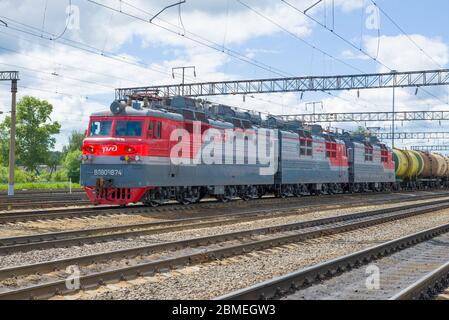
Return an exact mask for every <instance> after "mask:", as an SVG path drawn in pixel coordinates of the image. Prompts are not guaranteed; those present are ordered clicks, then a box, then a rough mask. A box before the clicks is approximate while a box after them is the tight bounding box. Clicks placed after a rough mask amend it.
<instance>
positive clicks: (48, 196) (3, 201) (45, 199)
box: [0, 191, 89, 211]
mask: <svg viewBox="0 0 449 320" xmlns="http://www.w3.org/2000/svg"><path fill="white" fill-rule="evenodd" d="M88 203H89V201H88V199H87V197H86V195H85V193H84V192H82V191H75V192H72V193H69V192H67V191H66V192H63V191H59V192H44V193H19V194H16V195H15V196H14V197H13V198H10V197H8V196H7V195H4V194H2V195H0V211H1V210H9V211H10V210H17V209H36V208H50V207H63V206H69V205H70V206H73V205H85V204H88Z"/></svg>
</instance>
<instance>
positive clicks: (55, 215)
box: [0, 191, 449, 224]
mask: <svg viewBox="0 0 449 320" xmlns="http://www.w3.org/2000/svg"><path fill="white" fill-rule="evenodd" d="M412 193H413V192H412ZM407 194H408V193H407V192H403V193H395V192H393V193H392V192H373V193H367V194H366V193H365V194H338V195H323V196H320V197H319V198H317V197H315V196H306V197H301V198H293V197H292V198H286V199H282V198H274V197H264V198H262V199H256V200H251V201H244V200H236V201H232V202H228V203H221V202H218V201H215V200H211V201H203V202H200V203H196V204H191V205H182V204H178V203H173V202H171V203H167V204H164V205H163V206H160V207H156V208H152V207H147V206H144V205H132V206H128V207H126V208H119V207H112V206H99V207H92V206H90V207H84V208H76V209H73V208H69V209H61V208H55V209H47V210H42V211H33V212H30V211H12V212H1V213H0V224H5V223H13V222H20V221H35V220H47V219H63V218H73V217H80V216H81V217H82V216H86V217H87V216H95V215H98V216H100V215H107V214H113V213H120V214H145V213H158V212H167V211H193V210H196V209H220V208H227V207H235V206H240V205H250V204H251V205H253V204H266V203H268V204H282V203H286V202H302V204H303V205H304V206H306V205H307V206H310V205H311V203H310V202H312V205H314V204H313V203H314V201H319V202H320V205H322V204H323V201H329V202H331V201H332V200H334V199H337V198H336V197H342V198H347V197H349V198H351V197H354V198H355V197H357V198H366V197H367V196H368V197H371V196H378V195H393V196H394V195H399V197H398V198H397V200H398V201H400V200H401V199H400V198H401V197H402V196H403V195H405V196H406V195H407ZM405 196H404V198H402V200H405V201H408V200H410V201H412V200H420V199H431V198H438V197H444V196H449V192H445V191H442V192H437V193H432V194H429V195H427V194H426V195H418V196H415V197H413V198H412V197H410V198H405ZM377 200H380V201H383V200H384V199H373V200H372V201H377ZM392 200H394V201H396V199H392ZM360 201H364V202H366V203H369V201H371V199H370V200H368V201H367V200H366V199H361V200H360Z"/></svg>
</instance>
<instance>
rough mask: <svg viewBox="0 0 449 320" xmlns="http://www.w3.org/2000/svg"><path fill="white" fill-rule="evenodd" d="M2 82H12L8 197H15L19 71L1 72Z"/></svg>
mask: <svg viewBox="0 0 449 320" xmlns="http://www.w3.org/2000/svg"><path fill="white" fill-rule="evenodd" d="M0 81H11V129H10V141H9V177H8V196H14V167H15V163H16V95H17V81H19V72H18V71H0Z"/></svg>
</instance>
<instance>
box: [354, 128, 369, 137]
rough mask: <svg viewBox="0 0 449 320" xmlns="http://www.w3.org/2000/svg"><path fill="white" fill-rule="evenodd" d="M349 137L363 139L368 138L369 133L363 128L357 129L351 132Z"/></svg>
mask: <svg viewBox="0 0 449 320" xmlns="http://www.w3.org/2000/svg"><path fill="white" fill-rule="evenodd" d="M351 135H352V136H353V137H355V136H364V137H369V136H370V135H371V134H370V132H369V130H368V129H366V128H364V127H358V128H357V129H355V130H354V131H352V133H351Z"/></svg>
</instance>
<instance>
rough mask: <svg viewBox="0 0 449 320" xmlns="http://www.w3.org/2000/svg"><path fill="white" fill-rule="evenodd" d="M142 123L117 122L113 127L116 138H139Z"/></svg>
mask: <svg viewBox="0 0 449 320" xmlns="http://www.w3.org/2000/svg"><path fill="white" fill-rule="evenodd" d="M142 125H143V122H142V121H117V124H116V127H115V136H116V137H141V136H142Z"/></svg>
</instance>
